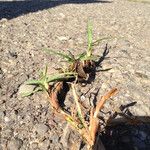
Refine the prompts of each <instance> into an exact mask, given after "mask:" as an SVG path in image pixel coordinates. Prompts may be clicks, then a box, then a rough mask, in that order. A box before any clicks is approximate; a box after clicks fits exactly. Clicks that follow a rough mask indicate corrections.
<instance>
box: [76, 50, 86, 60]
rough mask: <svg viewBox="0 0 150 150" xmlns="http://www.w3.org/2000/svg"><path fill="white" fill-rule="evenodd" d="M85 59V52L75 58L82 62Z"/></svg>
mask: <svg viewBox="0 0 150 150" xmlns="http://www.w3.org/2000/svg"><path fill="white" fill-rule="evenodd" d="M85 57H86V52H83V53H81V54H79V55H78V56H77V59H79V60H82V59H83V58H85Z"/></svg>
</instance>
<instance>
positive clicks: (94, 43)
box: [92, 37, 112, 46]
mask: <svg viewBox="0 0 150 150" xmlns="http://www.w3.org/2000/svg"><path fill="white" fill-rule="evenodd" d="M108 39H112V37H103V38H100V39H98V40H96V41H94V42H93V43H92V46H95V45H98V44H100V43H101V42H102V41H104V40H108Z"/></svg>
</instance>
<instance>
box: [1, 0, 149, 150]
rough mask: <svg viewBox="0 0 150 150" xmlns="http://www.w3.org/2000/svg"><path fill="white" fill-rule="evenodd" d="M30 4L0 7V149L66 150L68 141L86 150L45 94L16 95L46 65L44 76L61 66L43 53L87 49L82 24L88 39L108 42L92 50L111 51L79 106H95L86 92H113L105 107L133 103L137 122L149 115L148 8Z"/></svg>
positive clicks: (122, 1) (122, 3)
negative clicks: (90, 28) (89, 31)
mask: <svg viewBox="0 0 150 150" xmlns="http://www.w3.org/2000/svg"><path fill="white" fill-rule="evenodd" d="M14 4H15V5H14ZM31 4H32V5H30V1H28V2H27V3H25V2H18V3H17V2H16V3H13V4H12V2H0V18H1V20H0V94H1V95H0V135H1V137H0V138H1V140H0V142H1V147H0V150H1V149H3V150H6V149H8V150H47V149H50V150H51V149H54V150H59V149H61V150H62V149H64V150H66V149H71V147H73V145H74V144H73V143H74V141H76V143H77V144H76V148H75V149H86V146H83V145H82V144H81V139H80V138H79V136H78V134H76V133H75V132H73V131H72V130H71V129H70V128H69V126H68V125H67V124H66V122H65V121H63V120H61V119H60V118H59V117H56V116H55V117H54V115H53V111H52V109H51V106H50V105H49V102H48V100H47V99H46V97H45V96H44V95H43V94H41V93H39V94H35V95H33V96H31V97H26V98H22V97H21V96H20V94H19V91H20V88H21V86H22V84H23V83H24V82H25V81H26V80H28V79H32V78H37V77H38V74H39V70H41V69H43V68H44V67H45V65H46V64H48V67H49V68H48V69H49V73H53V72H55V69H54V67H58V66H59V65H61V62H59V60H58V59H57V58H56V57H54V56H50V55H48V54H46V53H45V52H44V51H42V49H43V48H48V47H49V48H50V49H53V50H60V51H64V52H67V50H71V51H72V52H73V53H75V54H77V53H80V52H81V51H84V50H86V48H87V34H86V33H87V22H88V20H91V21H92V24H93V37H94V40H97V39H99V38H101V37H112V39H109V40H106V41H103V42H102V43H101V44H100V45H98V46H95V54H98V55H100V56H102V55H103V52H104V49H105V46H106V44H108V47H110V48H109V53H108V55H107V56H106V58H105V59H104V61H103V62H102V63H101V68H100V69H101V70H107V69H108V71H100V72H97V74H96V79H95V81H94V82H92V83H91V84H89V85H88V86H86V87H85V88H81V90H80V93H82V95H83V96H82V97H83V100H85V101H87V102H89V101H93V96H90V94H84V93H86V92H87V91H89V92H91V93H96V92H97V90H98V88H100V90H99V93H98V95H99V97H100V96H101V95H103V94H104V93H105V92H106V91H108V90H110V89H111V88H112V87H117V88H118V89H119V93H118V95H117V96H116V97H115V98H113V100H110V101H108V102H107V103H106V110H109V109H110V107H111V108H112V103H113V107H114V106H115V107H116V108H117V107H118V106H120V105H121V104H128V103H131V102H137V104H136V105H134V106H133V107H131V108H129V109H130V111H131V112H132V113H133V114H134V115H136V116H139V117H144V116H150V36H149V35H150V17H149V16H150V4H148V3H138V2H129V1H126V0H112V1H98V2H94V1H79V0H78V1H75V0H74V1H73V0H72V1H69V0H68V1H44V2H40V1H32V2H31ZM109 68H111V69H110V70H109ZM25 88H27V87H25ZM90 97H91V98H90ZM68 103H69V102H68ZM143 132H144V131H143ZM143 132H142V133H143ZM147 134H148V135H149V132H147ZM148 140H149V143H150V137H149V139H148ZM134 146H135V145H134ZM81 147H82V148H81ZM144 148H145V147H144ZM144 148H143V147H142V148H141V147H140V148H139V150H145V149H144ZM146 148H147V147H146ZM133 149H134V148H133ZM135 149H138V148H135ZM148 149H150V147H148Z"/></svg>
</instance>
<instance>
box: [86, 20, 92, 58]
mask: <svg viewBox="0 0 150 150" xmlns="http://www.w3.org/2000/svg"><path fill="white" fill-rule="evenodd" d="M91 51H92V24H91V23H90V22H88V51H87V55H88V56H90V55H91V54H92V52H91Z"/></svg>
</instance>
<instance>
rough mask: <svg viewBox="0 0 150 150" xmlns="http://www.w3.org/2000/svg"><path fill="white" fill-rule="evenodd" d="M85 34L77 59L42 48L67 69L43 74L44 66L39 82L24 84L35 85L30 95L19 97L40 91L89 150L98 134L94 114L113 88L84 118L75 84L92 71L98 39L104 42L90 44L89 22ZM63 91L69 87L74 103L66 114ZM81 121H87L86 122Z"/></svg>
mask: <svg viewBox="0 0 150 150" xmlns="http://www.w3.org/2000/svg"><path fill="white" fill-rule="evenodd" d="M87 35H88V46H87V50H86V51H84V52H83V53H81V54H79V55H77V56H75V55H73V54H72V53H71V52H70V51H68V54H66V53H62V52H56V51H54V50H48V49H45V51H46V52H48V53H50V54H53V55H56V56H59V57H61V58H63V59H64V60H65V61H66V62H67V64H68V66H67V68H64V67H62V68H59V69H58V70H59V72H58V73H57V74H52V75H48V74H47V69H48V68H47V66H46V68H45V70H44V71H43V72H42V73H41V74H40V77H39V79H37V80H29V81H27V82H26V84H28V85H35V89H34V90H33V91H32V92H30V93H24V94H23V96H30V95H32V94H34V93H36V92H38V91H44V92H45V93H46V94H47V96H48V98H49V101H50V104H51V106H52V108H53V110H54V111H55V113H56V114H61V116H62V117H63V118H64V119H65V120H66V121H67V122H68V123H69V124H70V125H71V126H72V127H73V128H74V129H75V130H76V131H77V132H78V133H79V134H80V135H81V136H82V137H83V139H84V140H85V142H86V143H87V144H88V145H89V148H90V149H92V148H93V146H94V145H95V143H96V138H97V136H96V135H97V133H98V132H99V131H101V124H100V121H99V118H98V113H99V111H100V110H101V109H102V107H103V105H104V104H105V102H106V100H107V99H109V98H110V97H112V96H114V95H115V94H116V92H117V89H116V88H114V89H112V90H110V91H109V92H108V93H107V94H106V95H104V96H102V97H101V98H100V100H99V101H98V102H97V104H96V106H95V107H91V108H90V111H89V113H90V117H88V116H87V114H88V112H87V113H83V110H82V104H81V103H80V97H79V96H78V94H77V92H76V85H77V83H78V82H81V81H82V80H87V77H88V75H89V74H90V73H92V72H93V71H95V68H96V59H97V57H96V56H94V55H93V50H94V49H93V46H94V45H95V44H98V43H100V42H101V41H102V40H106V39H108V38H102V39H99V40H97V41H95V42H93V37H92V25H91V24H90V23H89V24H88V30H87ZM77 81H78V82H77ZM67 88H68V90H69V89H70V88H71V89H72V94H73V98H74V104H75V107H72V108H70V111H66V110H65V109H64V107H63V106H62V104H61V101H62V100H63V101H64V100H65V97H66V94H67V92H68V90H66V89H67ZM85 118H88V120H86V119H85Z"/></svg>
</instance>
